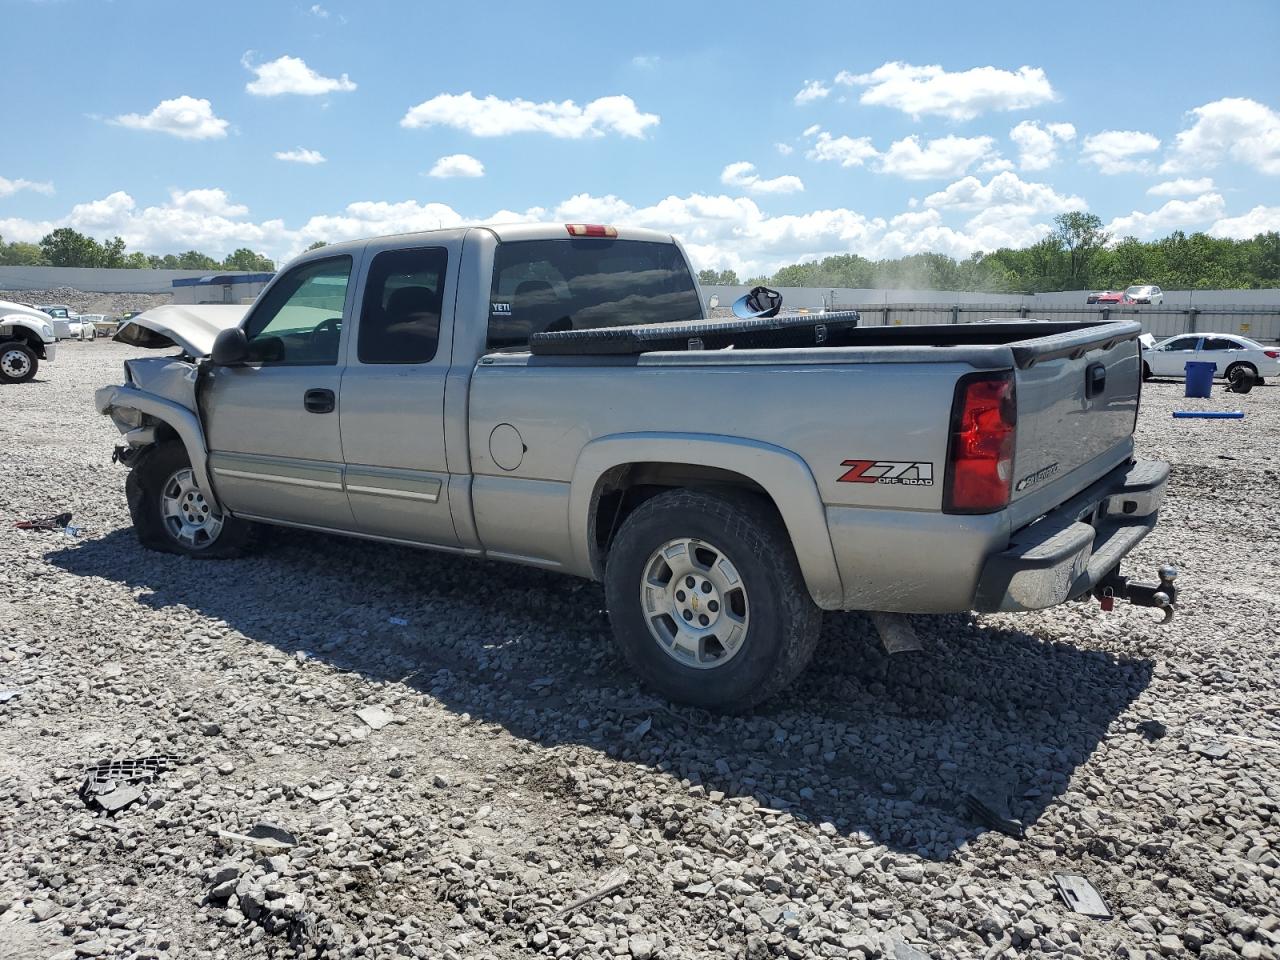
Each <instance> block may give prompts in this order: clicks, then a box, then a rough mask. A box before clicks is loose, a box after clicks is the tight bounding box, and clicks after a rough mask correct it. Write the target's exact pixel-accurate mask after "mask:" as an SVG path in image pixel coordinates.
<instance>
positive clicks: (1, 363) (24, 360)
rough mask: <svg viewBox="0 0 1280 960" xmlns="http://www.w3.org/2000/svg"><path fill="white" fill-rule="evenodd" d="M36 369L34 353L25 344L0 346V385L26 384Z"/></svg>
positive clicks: (37, 366)
mask: <svg viewBox="0 0 1280 960" xmlns="http://www.w3.org/2000/svg"><path fill="white" fill-rule="evenodd" d="M38 369H40V361H39V360H38V359H37V358H36V354H35V351H34V350H32V349H31V348H30V347H28V346H27V345H26V344H25V343H16V342H10V343H5V344H0V383H26V382H27V381H28V380H30V379H31V378H32V377H34V376H35V375H36V371H37V370H38Z"/></svg>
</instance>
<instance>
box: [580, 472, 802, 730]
mask: <svg viewBox="0 0 1280 960" xmlns="http://www.w3.org/2000/svg"><path fill="white" fill-rule="evenodd" d="M605 594H606V597H607V600H608V604H609V617H610V620H611V621H612V624H613V633H614V638H615V639H616V641H617V643H618V647H619V648H620V649H621V651H622V653H623V655H624V656H625V657H626V659H627V662H628V663H630V664H631V666H632V667H633V668H634V669H635V671H636V672H637V673H638V674H639V675H640V676H641V678H642V679H643V680H644V681H645V682H646V683H647V684H649V685H650V686H651V687H653V688H654V689H655V690H656V691H658V692H659V693H661V694H662V695H663V696H666V697H668V698H669V699H671V700H675V701H677V702H680V703H688V704H692V705H694V706H699V707H706V708H708V709H712V710H720V711H724V712H726V713H737V712H741V711H743V710H748V709H750V708H751V707H753V706H755V705H756V704H758V703H761V702H762V701H764V700H766V699H768V698H769V697H771V696H773V695H774V694H775V693H777V692H778V691H779V690H781V689H783V688H784V687H785V686H787V685H788V684H789V683H791V681H792V680H794V679H795V678H796V676H798V675H799V673H800V672H801V671H802V670H803V669H804V668H805V666H806V665H807V664H808V662H809V660H810V659H811V658H812V656H813V650H814V647H815V645H816V644H817V640H818V634H819V632H820V630H821V626H822V612H821V611H820V610H819V609H818V607H817V606H816V605H815V604H814V602H813V600H812V599H811V598H810V596H809V592H808V589H807V588H806V587H805V583H804V577H803V576H802V575H801V573H800V565H799V563H798V562H797V561H796V557H795V551H794V550H792V548H791V542H790V540H789V538H788V537H787V533H786V530H785V528H784V527H783V525H782V521H781V520H780V519H779V518H778V515H777V513H776V512H775V511H774V510H773V508H772V506H771V505H770V504H768V503H767V502H765V501H763V500H761V499H760V498H757V497H753V496H749V495H742V496H739V495H736V494H732V493H729V494H713V493H705V492H701V491H694V490H673V491H671V492H669V493H663V494H659V495H658V496H656V497H654V498H652V499H651V500H648V501H646V502H645V503H643V504H641V505H640V506H639V507H638V508H636V510H635V512H634V513H632V514H631V515H630V516H629V517H627V519H626V521H625V522H624V523H623V525H622V529H621V530H620V531H619V532H618V536H617V539H616V540H615V541H614V543H613V546H612V547H611V549H610V550H609V559H608V563H607V566H606V570H605Z"/></svg>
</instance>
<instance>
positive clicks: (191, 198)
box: [113, 187, 249, 217]
mask: <svg viewBox="0 0 1280 960" xmlns="http://www.w3.org/2000/svg"><path fill="white" fill-rule="evenodd" d="M113 196H114V195H113ZM169 205H170V206H171V207H173V208H174V209H175V210H185V211H187V212H188V213H205V214H209V215H211V216H215V217H243V216H244V215H245V214H246V213H248V212H249V208H248V207H246V206H245V205H244V204H242V203H232V202H231V197H230V196H228V194H227V192H226V191H225V190H222V189H220V188H218V187H206V188H204V189H200V190H170V191H169Z"/></svg>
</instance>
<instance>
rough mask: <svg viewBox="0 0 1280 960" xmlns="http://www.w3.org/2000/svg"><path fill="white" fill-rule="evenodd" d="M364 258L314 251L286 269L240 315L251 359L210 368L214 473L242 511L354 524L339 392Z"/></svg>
mask: <svg viewBox="0 0 1280 960" xmlns="http://www.w3.org/2000/svg"><path fill="white" fill-rule="evenodd" d="M358 259H359V257H352V256H349V255H344V256H335V257H327V258H324V259H320V260H310V261H308V262H306V263H302V264H299V265H298V266H296V267H294V268H293V269H291V270H289V271H288V272H287V273H285V274H283V275H282V276H281V277H279V278H278V279H277V280H276V281H275V283H273V284H272V285H271V287H270V288H268V290H267V291H266V293H264V294H263V296H262V297H261V298H260V299H259V300H258V302H257V303H256V304H255V305H254V307H253V310H252V311H251V312H250V313H249V315H248V317H246V318H245V320H244V323H243V324H242V326H243V327H244V331H245V335H246V337H247V339H248V341H249V357H250V359H249V361H248V362H247V363H245V364H244V365H242V366H234V367H220V366H212V365H210V367H209V368H208V371H207V372H206V374H205V378H204V383H203V386H202V388H201V391H200V408H201V418H202V420H203V421H204V425H205V435H206V439H207V443H208V447H209V468H210V478H211V480H212V482H213V486H214V491H215V493H216V495H217V497H218V499H219V500H220V501H222V503H224V504H225V505H226V506H227V507H229V508H230V510H231V512H232V513H234V514H236V515H237V516H243V517H248V518H251V519H260V520H275V521H283V522H286V523H292V524H302V525H305V526H309V527H323V528H326V529H332V530H350V529H352V528H353V527H354V522H353V520H352V516H351V507H350V505H349V504H348V502H347V494H346V491H345V490H344V489H343V483H342V471H343V460H342V443H341V437H340V430H339V421H338V394H339V384H340V382H341V379H342V362H341V358H342V356H343V351H344V349H345V346H346V338H347V335H348V331H349V329H350V327H351V324H350V322H349V320H350V317H351V316H352V311H353V303H352V300H353V294H354V288H355V282H354V278H355V274H356V270H357V269H358V267H359V263H358Z"/></svg>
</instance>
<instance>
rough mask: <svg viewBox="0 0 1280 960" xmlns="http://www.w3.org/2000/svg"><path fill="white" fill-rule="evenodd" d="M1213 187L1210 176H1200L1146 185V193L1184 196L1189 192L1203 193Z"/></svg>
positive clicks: (1162, 195) (1189, 193)
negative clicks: (1193, 178) (1192, 178)
mask: <svg viewBox="0 0 1280 960" xmlns="http://www.w3.org/2000/svg"><path fill="white" fill-rule="evenodd" d="M1212 189H1213V178H1212V177H1200V178H1199V179H1196V180H1186V179H1181V178H1180V179H1178V180H1166V181H1164V182H1163V183H1157V184H1156V185H1155V186H1153V187H1147V193H1149V194H1151V196H1153V197H1185V196H1190V195H1191V194H1199V193H1205V192H1207V191H1209V190H1212Z"/></svg>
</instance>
